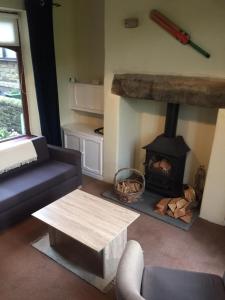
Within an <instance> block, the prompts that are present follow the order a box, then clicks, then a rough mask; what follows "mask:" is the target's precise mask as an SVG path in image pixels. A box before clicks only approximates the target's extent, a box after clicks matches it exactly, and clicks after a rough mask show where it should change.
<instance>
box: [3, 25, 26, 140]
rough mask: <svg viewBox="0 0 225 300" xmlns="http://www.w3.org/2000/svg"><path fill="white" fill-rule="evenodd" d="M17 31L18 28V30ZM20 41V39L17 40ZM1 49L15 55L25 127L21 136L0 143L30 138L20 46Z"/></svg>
mask: <svg viewBox="0 0 225 300" xmlns="http://www.w3.org/2000/svg"><path fill="white" fill-rule="evenodd" d="M18 30H19V28H18ZM19 41H20V39H19ZM0 47H1V48H7V49H9V50H12V51H15V52H16V55H17V63H18V72H19V81H20V91H21V101H22V108H23V116H24V125H25V131H26V133H25V134H21V135H19V136H16V137H11V138H10V137H9V138H6V139H2V140H0V143H2V142H6V141H9V140H14V139H18V138H21V137H24V136H30V135H31V132H30V122H29V111H28V102H27V93H26V84H25V76H24V66H23V60H22V51H21V46H9V45H5V46H4V44H1V46H0Z"/></svg>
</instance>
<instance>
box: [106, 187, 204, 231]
mask: <svg viewBox="0 0 225 300" xmlns="http://www.w3.org/2000/svg"><path fill="white" fill-rule="evenodd" d="M102 196H103V197H104V198H106V199H110V200H111V201H115V202H117V203H120V204H121V205H124V206H126V207H130V208H132V209H135V210H137V211H140V212H143V213H145V214H147V215H149V216H151V217H154V218H156V219H159V220H161V221H163V222H166V223H167V224H170V225H173V226H176V227H178V228H180V229H183V230H186V231H188V230H189V229H190V228H191V226H192V224H193V223H194V221H195V220H196V219H197V218H198V215H199V210H194V211H193V218H192V221H191V223H190V224H186V223H184V222H183V221H181V220H179V219H174V218H171V217H169V216H167V215H164V216H162V215H159V214H158V213H156V212H155V211H154V209H155V205H156V203H157V202H158V201H159V200H160V199H161V198H162V196H160V195H157V194H154V193H151V192H149V191H145V192H144V193H143V194H142V196H141V198H140V199H139V201H138V202H135V203H125V202H121V201H120V200H119V199H118V198H117V196H116V195H115V194H114V192H113V191H112V190H109V191H106V192H104V193H102Z"/></svg>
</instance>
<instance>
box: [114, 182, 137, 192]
mask: <svg viewBox="0 0 225 300" xmlns="http://www.w3.org/2000/svg"><path fill="white" fill-rule="evenodd" d="M141 187H142V185H141V184H140V183H139V182H135V181H131V180H127V181H122V182H119V183H117V184H116V189H117V191H119V192H121V193H137V192H139V191H140V190H141Z"/></svg>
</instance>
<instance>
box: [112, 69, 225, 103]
mask: <svg viewBox="0 0 225 300" xmlns="http://www.w3.org/2000/svg"><path fill="white" fill-rule="evenodd" d="M112 93H113V94H116V95H119V96H121V97H125V98H135V99H148V100H155V101H163V102H170V103H178V104H190V105H197V106H204V107H212V108H213V107H214V108H225V79H223V78H206V77H188V76H173V75H141V74H116V75H114V79H113V83H112Z"/></svg>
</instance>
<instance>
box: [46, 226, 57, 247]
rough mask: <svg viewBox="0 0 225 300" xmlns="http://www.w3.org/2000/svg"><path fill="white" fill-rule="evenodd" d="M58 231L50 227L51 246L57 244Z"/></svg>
mask: <svg viewBox="0 0 225 300" xmlns="http://www.w3.org/2000/svg"><path fill="white" fill-rule="evenodd" d="M56 233H57V230H56V229H55V228H53V227H49V228H48V235H49V244H50V246H51V247H53V246H55V245H56Z"/></svg>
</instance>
